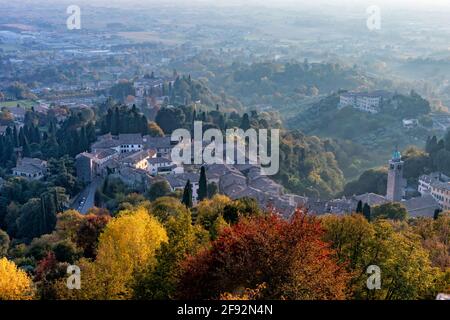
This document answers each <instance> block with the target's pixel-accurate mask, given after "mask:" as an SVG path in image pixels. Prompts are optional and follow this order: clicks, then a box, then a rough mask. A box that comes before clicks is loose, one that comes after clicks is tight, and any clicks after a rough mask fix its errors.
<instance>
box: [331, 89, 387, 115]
mask: <svg viewBox="0 0 450 320" xmlns="http://www.w3.org/2000/svg"><path fill="white" fill-rule="evenodd" d="M391 97H392V94H391V93H389V92H386V91H382V90H378V91H373V92H345V93H343V94H341V95H340V97H339V107H340V108H343V107H346V106H352V107H353V108H355V109H358V110H361V111H364V112H369V113H378V112H379V111H380V108H381V104H382V102H383V101H384V100H387V99H389V98H391Z"/></svg>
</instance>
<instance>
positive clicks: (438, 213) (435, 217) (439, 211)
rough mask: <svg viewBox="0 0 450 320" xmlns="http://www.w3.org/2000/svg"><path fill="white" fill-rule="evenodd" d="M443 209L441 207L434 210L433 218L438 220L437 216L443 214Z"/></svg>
mask: <svg viewBox="0 0 450 320" xmlns="http://www.w3.org/2000/svg"><path fill="white" fill-rule="evenodd" d="M441 212H442V210H441V209H436V210H434V215H433V219H434V220H437V218H439V215H440V214H441Z"/></svg>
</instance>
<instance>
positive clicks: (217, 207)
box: [196, 194, 232, 230]
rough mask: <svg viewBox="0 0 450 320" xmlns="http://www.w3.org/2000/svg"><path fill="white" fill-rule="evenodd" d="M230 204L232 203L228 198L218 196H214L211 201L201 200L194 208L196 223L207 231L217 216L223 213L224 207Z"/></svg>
mask: <svg viewBox="0 0 450 320" xmlns="http://www.w3.org/2000/svg"><path fill="white" fill-rule="evenodd" d="M230 203H232V201H231V199H230V198H228V197H227V196H224V195H220V194H216V195H215V196H214V197H212V198H211V199H205V200H203V201H202V202H200V203H199V204H198V206H197V208H196V210H197V219H196V220H197V223H199V224H201V225H203V226H204V227H205V228H206V229H207V230H209V229H210V228H211V227H212V226H213V224H214V221H216V219H217V218H218V216H219V215H220V214H222V213H223V209H224V208H225V206H226V205H228V204H230Z"/></svg>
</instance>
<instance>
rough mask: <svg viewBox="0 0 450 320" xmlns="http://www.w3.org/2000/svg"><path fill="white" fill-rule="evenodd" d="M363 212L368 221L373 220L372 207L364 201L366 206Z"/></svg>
mask: <svg viewBox="0 0 450 320" xmlns="http://www.w3.org/2000/svg"><path fill="white" fill-rule="evenodd" d="M362 214H363V215H364V217H365V218H366V219H367V221H369V222H370V220H371V209H370V206H369V205H368V204H367V203H364V207H363V209H362Z"/></svg>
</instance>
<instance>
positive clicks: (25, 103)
mask: <svg viewBox="0 0 450 320" xmlns="http://www.w3.org/2000/svg"><path fill="white" fill-rule="evenodd" d="M18 104H20V106H21V107H24V108H27V109H30V108H31V107H32V106H35V105H36V104H37V103H36V101H33V100H14V101H4V102H0V107H16V106H17V105H18Z"/></svg>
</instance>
